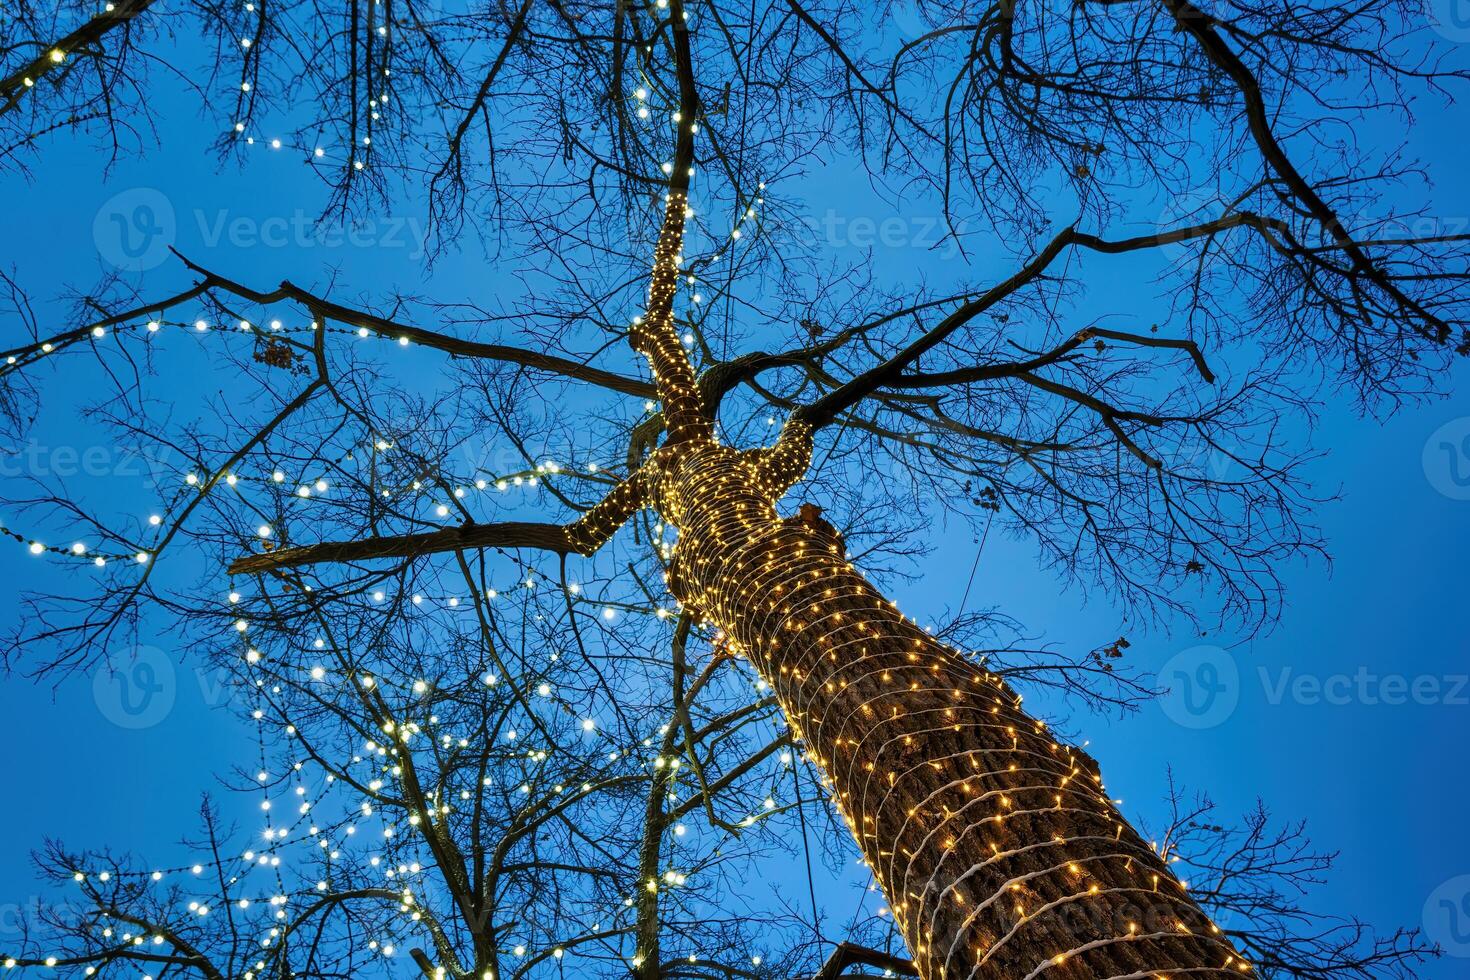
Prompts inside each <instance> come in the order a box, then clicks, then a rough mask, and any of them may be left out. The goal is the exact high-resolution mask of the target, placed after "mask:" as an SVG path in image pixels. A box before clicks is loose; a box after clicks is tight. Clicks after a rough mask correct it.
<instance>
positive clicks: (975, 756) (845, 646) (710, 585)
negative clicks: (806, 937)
mask: <svg viewBox="0 0 1470 980" xmlns="http://www.w3.org/2000/svg"><path fill="white" fill-rule="evenodd" d="M780 452H781V450H779V449H777V450H764V451H758V452H757V453H745V454H740V453H738V452H736V451H734V450H731V449H729V448H726V447H722V446H717V445H714V444H713V443H705V444H703V445H698V446H688V445H686V446H684V447H682V448H681V452H679V453H678V454H675V455H672V456H670V457H666V458H665V460H664V461H663V463H662V466H663V468H662V469H661V470H660V471H659V472H658V474H657V485H656V492H655V494H654V498H655V500H656V501H657V506H658V507H659V508H660V510H661V511H662V512H663V515H664V517H665V519H666V520H668V521H669V522H670V523H671V524H673V525H674V526H675V527H677V528H679V532H680V536H679V543H678V546H677V549H676V557H675V559H674V562H673V564H672V566H671V571H670V581H669V585H670V588H671V589H672V590H673V592H674V594H675V596H676V597H678V598H679V599H680V601H681V602H684V603H685V604H686V606H688V607H689V608H691V609H692V610H694V611H695V612H697V613H698V614H700V615H703V616H705V617H707V618H708V619H709V620H710V621H712V622H714V623H715V624H717V625H718V626H720V627H721V628H723V629H724V630H725V631H726V633H727V636H728V639H729V640H730V641H731V642H732V643H733V644H734V646H735V647H736V648H737V649H738V650H739V651H740V652H741V653H742V654H743V655H745V656H746V657H748V658H749V660H750V661H751V663H752V664H753V665H754V666H755V667H756V668H757V669H758V670H759V671H760V673H761V675H762V676H763V677H764V678H765V679H766V680H767V681H768V682H769V683H770V684H771V686H772V687H773V689H774V690H775V692H776V695H777V697H778V699H779V701H780V703H781V706H782V708H783V709H784V711H785V715H786V718H787V720H788V722H789V723H790V725H791V726H792V729H793V731H794V733H795V734H796V735H797V736H798V737H799V738H801V739H803V740H804V742H805V745H806V751H807V753H808V755H809V756H810V757H811V759H812V760H813V761H814V762H816V764H817V765H818V766H819V767H820V768H821V770H822V772H823V773H824V774H825V777H826V784H827V788H828V790H829V791H830V793H831V794H832V797H833V800H834V802H835V803H836V805H837V806H838V807H839V808H840V809H841V812H842V814H843V816H844V818H845V819H846V821H847V823H848V826H849V827H850V828H851V830H852V833H853V836H854V838H855V839H856V840H857V843H858V846H859V847H860V848H861V849H862V852H863V854H864V855H865V857H866V860H867V863H868V865H869V867H871V869H872V871H873V873H874V875H875V876H876V877H877V880H878V882H879V884H880V885H881V887H882V889H883V892H884V894H885V895H886V897H887V898H888V901H889V905H890V907H891V909H892V912H893V914H894V916H895V917H896V920H897V922H898V924H899V926H900V928H901V930H902V932H903V935H904V937H905V939H906V940H907V942H908V945H909V949H910V951H911V953H912V954H913V958H914V963H915V966H916V967H917V969H918V971H919V974H920V976H922V977H923V978H925V980H941V978H943V980H952V978H961V977H964V978H1006V980H1021V978H1028V980H1029V978H1032V977H1038V976H1042V975H1046V976H1048V977H1058V978H1062V977H1118V978H1123V977H1137V978H1143V977H1180V976H1189V977H1207V976H1226V975H1240V974H1242V973H1244V972H1247V971H1248V970H1249V969H1250V967H1249V965H1248V964H1246V963H1245V962H1243V961H1242V960H1241V959H1240V957H1239V955H1238V954H1237V953H1236V952H1235V950H1234V949H1232V948H1231V946H1230V944H1229V943H1228V942H1227V941H1226V940H1225V939H1224V938H1223V936H1221V935H1220V933H1219V930H1218V929H1217V928H1216V927H1215V926H1214V925H1213V924H1212V923H1211V922H1210V921H1209V919H1208V917H1207V916H1206V915H1205V914H1204V913H1203V912H1202V911H1201V910H1200V908H1199V907H1198V906H1197V905H1196V904H1195V903H1194V902H1193V901H1192V900H1191V899H1190V897H1189V895H1188V893H1187V891H1186V890H1185V888H1184V886H1183V885H1182V884H1181V883H1180V882H1179V881H1178V880H1177V879H1176V878H1175V877H1174V876H1173V875H1172V874H1171V873H1170V872H1169V870H1168V868H1167V867H1166V866H1165V863H1164V862H1163V861H1162V860H1161V859H1160V858H1159V857H1158V855H1157V854H1156V853H1155V852H1154V850H1153V849H1152V848H1151V847H1150V846H1149V845H1148V844H1147V843H1145V842H1144V841H1143V840H1142V839H1141V838H1140V837H1139V836H1138V834H1137V833H1136V832H1135V831H1134V830H1133V829H1132V828H1131V827H1130V826H1129V825H1128V824H1127V823H1126V821H1124V819H1123V817H1122V816H1121V815H1120V814H1119V813H1118V811H1117V809H1116V808H1115V806H1114V805H1113V803H1112V802H1111V801H1110V800H1109V799H1108V797H1107V795H1106V793H1105V792H1104V789H1103V785H1102V780H1101V777H1100V776H1099V774H1098V772H1097V768H1096V765H1095V763H1094V762H1093V760H1092V759H1091V758H1090V757H1088V756H1087V755H1086V754H1085V753H1083V752H1081V751H1080V750H1078V749H1075V748H1072V747H1069V746H1066V745H1062V744H1059V743H1058V742H1057V741H1056V740H1054V739H1053V738H1052V737H1051V736H1050V735H1049V734H1048V732H1047V729H1046V726H1045V725H1044V724H1043V723H1042V722H1039V721H1037V720H1035V719H1033V718H1031V717H1030V716H1028V715H1027V714H1026V712H1025V711H1024V710H1022V708H1021V699H1020V697H1019V696H1017V695H1016V693H1015V692H1014V691H1012V690H1011V689H1010V688H1009V687H1008V686H1007V685H1006V684H1005V683H1004V682H1003V681H1001V679H1000V678H998V677H996V676H994V675H991V674H987V673H986V672H985V671H984V670H983V669H982V668H980V667H978V666H976V665H975V664H973V663H970V662H969V661H967V660H966V659H965V658H964V657H963V656H961V655H960V654H959V653H957V652H956V651H954V650H951V649H949V648H947V647H945V646H944V645H942V644H940V643H938V642H936V641H935V640H934V639H933V638H932V637H930V636H928V635H927V634H926V633H925V632H924V631H923V630H922V629H920V628H918V627H917V626H916V625H915V624H913V623H912V622H910V621H908V620H906V619H904V617H903V616H901V615H900V614H899V612H898V611H897V609H896V608H895V607H894V606H893V604H892V603H891V602H889V601H888V600H886V599H884V598H883V596H881V595H880V594H879V593H878V592H877V590H875V589H874V588H873V587H872V586H871V585H870V584H869V583H868V582H867V581H866V580H865V579H864V578H863V577H862V576H861V575H860V574H858V572H857V571H856V570H855V569H854V568H853V567H852V566H851V565H850V564H849V563H848V562H847V561H846V560H845V558H844V557H843V555H842V549H841V547H840V542H839V540H838V539H837V537H836V536H835V534H834V532H832V531H831V530H830V529H829V528H827V527H825V525H823V524H822V523H821V522H820V521H819V520H813V519H812V518H811V516H810V515H809V516H808V517H806V518H805V519H803V518H790V519H786V520H782V519H781V518H780V517H778V515H777V513H776V510H775V507H774V506H773V504H772V503H771V501H772V500H773V499H775V498H776V497H778V496H779V495H780V489H781V486H780V485H779V484H780V483H781V482H783V481H780V480H774V482H776V483H777V484H778V485H777V486H775V487H774V488H773V487H772V485H771V484H772V482H773V477H772V474H771V472H770V470H771V466H772V463H773V457H774V456H776V455H778V454H779V453H780ZM788 475H789V474H788ZM784 482H786V483H789V482H790V480H789V479H787V480H785V481H784Z"/></svg>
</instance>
